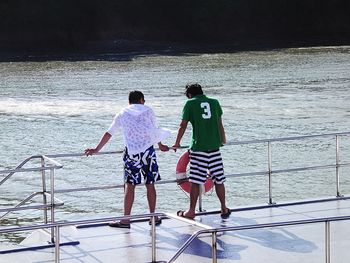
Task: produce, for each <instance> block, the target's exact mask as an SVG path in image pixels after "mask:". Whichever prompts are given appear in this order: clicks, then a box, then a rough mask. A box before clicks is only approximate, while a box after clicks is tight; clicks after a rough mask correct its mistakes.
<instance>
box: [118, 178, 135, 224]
mask: <svg viewBox="0 0 350 263" xmlns="http://www.w3.org/2000/svg"><path fill="white" fill-rule="evenodd" d="M134 197H135V185H132V184H130V183H125V191H124V215H126V216H128V215H130V214H131V209H132V205H133V203H134ZM121 222H122V223H125V224H126V223H130V220H129V219H128V220H121Z"/></svg>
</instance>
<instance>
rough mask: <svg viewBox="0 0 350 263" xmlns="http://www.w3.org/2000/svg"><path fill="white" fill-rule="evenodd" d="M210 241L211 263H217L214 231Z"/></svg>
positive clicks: (215, 233) (215, 234)
mask: <svg viewBox="0 0 350 263" xmlns="http://www.w3.org/2000/svg"><path fill="white" fill-rule="evenodd" d="M211 240H212V244H211V246H212V258H213V263H216V262H217V232H216V231H214V232H213V233H212V236H211Z"/></svg>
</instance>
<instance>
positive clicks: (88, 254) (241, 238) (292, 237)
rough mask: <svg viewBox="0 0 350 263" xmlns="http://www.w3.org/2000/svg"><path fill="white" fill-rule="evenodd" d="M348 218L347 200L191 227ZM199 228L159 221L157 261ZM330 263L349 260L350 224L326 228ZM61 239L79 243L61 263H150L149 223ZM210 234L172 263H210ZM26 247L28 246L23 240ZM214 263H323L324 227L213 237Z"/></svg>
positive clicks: (46, 252) (48, 252)
mask: <svg viewBox="0 0 350 263" xmlns="http://www.w3.org/2000/svg"><path fill="white" fill-rule="evenodd" d="M348 215H350V200H338V201H332V202H322V203H312V204H303V205H293V206H282V207H273V206H272V207H269V208H265V209H258V210H246V211H237V212H233V213H232V214H231V216H230V218H228V219H226V220H223V219H221V218H220V215H219V214H210V215H201V216H197V217H196V220H195V222H200V223H201V224H204V225H208V226H211V227H215V228H217V227H226V226H244V225H255V224H261V223H272V222H283V221H293V220H302V219H310V218H321V217H331V216H348ZM200 229H201V228H199V227H197V226H194V225H193V224H191V223H187V222H183V221H180V220H176V219H163V223H162V224H161V225H160V226H157V227H156V247H157V249H156V253H157V254H156V258H157V260H158V261H165V262H166V261H168V260H169V259H170V258H171V257H172V256H173V255H175V253H176V252H177V250H178V249H179V248H180V247H181V245H182V244H183V243H185V242H186V240H187V239H188V238H190V236H191V235H192V234H193V233H194V232H196V231H197V230H200ZM330 232H331V261H332V262H337V263H343V262H344V263H347V262H348V259H349V258H350V250H349V249H348V248H349V246H350V221H337V222H332V223H331V231H330ZM61 239H62V240H63V239H64V241H79V242H80V244H79V245H76V246H64V247H61V249H60V252H61V253H60V259H61V262H69V263H78V262H79V263H81V262H84V263H90V262H91V263H112V262H113V263H115V262H118V263H123V262H128V263H130V262H150V261H151V258H152V255H151V252H152V248H151V227H150V226H149V225H148V222H137V223H132V225H131V228H130V229H118V228H111V227H108V226H106V225H100V226H98V227H89V228H72V227H69V228H65V231H62V237H61ZM211 242H212V239H211V235H210V234H204V235H202V236H200V237H199V238H197V239H195V240H194V241H193V243H192V244H191V245H190V246H189V247H188V249H186V250H185V252H184V253H183V254H182V255H180V257H179V258H178V259H177V260H176V262H192V263H195V262H201V263H202V262H203V263H206V262H212V252H211V251H212V250H211V247H212V246H211ZM27 244H30V242H28V241H27ZM217 259H218V262H247V263H254V262H259V263H260V262H268V263H271V262H283V263H300V262H307V263H319V262H325V224H324V223H316V224H309V225H295V226H284V227H275V228H261V229H252V230H239V231H235V232H226V233H218V235H217ZM53 261H54V249H53V248H48V249H43V250H38V251H27V252H19V253H11V254H4V255H0V262H1V263H9V262H21V263H22V262H28V263H29V262H30V263H32V262H37V263H39V262H40V263H44V262H53Z"/></svg>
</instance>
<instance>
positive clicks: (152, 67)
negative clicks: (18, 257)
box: [0, 47, 350, 240]
mask: <svg viewBox="0 0 350 263" xmlns="http://www.w3.org/2000/svg"><path fill="white" fill-rule="evenodd" d="M189 82H199V83H201V84H202V85H203V87H204V91H205V93H206V94H207V95H209V96H212V97H215V98H217V99H219V100H220V102H221V104H222V107H223V110H224V116H223V119H224V123H225V128H226V133H227V138H228V141H230V142H233V141H245V140H253V139H265V138H273V137H289V136H298V135H309V134H323V133H332V132H343V131H349V127H350V47H328V48H305V49H286V50H279V51H266V52H239V53H232V54H184V55H182V56H139V57H134V58H133V59H131V60H121V61H113V62H106V61H84V62H63V61H55V62H40V63H35V62H27V63H0V169H1V170H3V169H8V168H14V167H16V166H17V165H18V164H19V163H20V162H21V161H23V160H24V159H25V158H27V157H29V156H31V155H36V154H56V153H79V152H82V151H83V150H84V149H85V148H87V147H93V146H95V145H96V144H97V143H98V141H99V139H100V137H101V136H102V135H103V133H104V132H105V130H106V129H107V128H108V126H109V124H110V122H111V121H112V119H113V117H114V115H115V113H116V112H118V111H119V110H120V109H121V108H122V107H125V106H127V96H128V92H129V91H130V90H134V89H137V90H142V91H143V92H144V94H145V99H146V104H147V105H150V106H152V107H153V108H154V110H155V112H156V115H157V118H158V123H159V126H162V127H166V128H169V129H171V130H174V131H176V129H177V126H178V124H179V122H180V116H181V109H182V106H183V104H184V101H185V99H186V98H185V96H184V95H183V91H184V86H185V85H186V84H187V83H189ZM189 137H190V131H188V132H187V134H186V135H185V137H184V141H183V144H184V145H186V144H187V143H188V141H189ZM174 140H175V134H173V136H172V137H171V138H169V139H168V140H167V141H165V143H167V144H169V145H172V144H173V143H174ZM349 141H350V139H349V137H341V140H340V146H341V161H342V162H350V153H349V149H350V147H349V146H350V142H349ZM121 149H122V142H121V136H120V134H118V135H116V136H115V137H114V138H113V140H112V141H111V142H110V143H109V144H108V145H107V146H106V147H105V149H104V150H121ZM266 151H267V150H266V145H265V144H253V145H243V146H225V147H224V148H223V149H222V153H223V156H224V162H225V170H226V173H227V174H236V173H243V172H257V171H264V170H266V169H267V153H266ZM180 154H181V152H177V153H174V152H167V153H158V157H159V164H160V169H161V175H162V177H163V179H173V178H175V166H176V162H177V159H178V158H179V156H180ZM272 158H273V168H274V169H283V168H292V167H300V166H313V165H322V164H326V163H329V164H334V162H335V143H334V139H330V138H328V139H322V140H321V139H317V140H315V139H314V140H304V141H298V142H294V141H293V142H287V143H275V144H274V145H273V156H272ZM57 160H58V161H59V162H61V163H62V164H63V165H64V168H63V169H61V170H59V171H57V173H56V189H65V188H80V187H87V186H104V185H110V184H119V183H122V162H121V155H109V156H94V157H90V158H86V157H75V158H58V159H57ZM36 165H38V162H37V161H33V162H31V163H29V164H27V166H26V167H33V166H36ZM349 170H350V169H348V168H346V167H344V168H342V170H341V187H342V190H343V191H345V192H347V193H348V192H349V191H348V190H349V185H350V178H349ZM0 176H2V177H1V178H3V176H4V175H0ZM334 181H335V172H334V169H328V170H327V169H326V170H322V171H319V170H318V171H308V172H298V173H287V174H281V175H276V176H275V177H274V180H273V183H274V185H273V187H274V188H273V194H274V198H275V199H277V201H283V200H291V199H299V198H309V197H314V196H319V195H320V194H321V195H334V194H335V186H334ZM40 185H41V177H40V174H39V173H26V174H25V173H18V174H16V175H14V176H13V177H12V178H11V179H10V180H8V181H6V182H5V183H4V184H3V185H1V186H0V206H1V207H0V208H5V207H9V206H13V205H15V204H17V203H18V202H19V201H21V200H23V199H24V198H25V197H26V196H28V195H29V194H30V193H32V192H34V191H40ZM267 186H268V185H267V180H266V177H264V176H255V177H238V178H229V179H228V182H227V199H228V205H229V206H230V207H235V206H240V205H248V204H250V205H251V204H256V203H266V202H267V197H268V190H267ZM57 196H58V198H59V199H61V200H63V201H64V202H65V205H64V206H63V207H62V208H59V209H58V213H57V217H58V219H72V218H74V219H77V218H82V217H88V216H90V217H91V216H94V217H100V216H105V215H121V214H122V200H123V192H122V190H115V189H114V190H100V191H88V192H76V193H68V194H58V195H57ZM40 201H41V199H40V198H39V197H38V198H35V199H34V203H40ZM187 204H188V197H187V196H186V195H185V194H184V193H183V192H182V191H180V190H179V188H178V187H177V186H176V185H175V184H166V185H159V186H158V204H157V207H158V210H159V211H176V210H177V209H180V208H186V207H187ZM218 207H219V204H218V201H217V198H216V196H215V193H214V194H213V193H208V194H207V195H206V196H204V208H205V209H209V210H210V209H217V208H218ZM133 212H134V213H143V212H147V201H146V195H145V191H144V189H143V187H139V188H138V189H137V192H136V201H135V205H134V210H133ZM17 217H20V218H21V219H20V220H15V219H14V218H17ZM28 220H29V221H40V220H42V212H38V211H31V212H28V211H26V212H18V213H12V214H10V215H8V216H6V217H5V218H4V219H1V223H0V224H1V225H8V224H21V223H22V222H25V221H28ZM15 238H16V237H15ZM15 238H14V239H15ZM9 239H10V240H11V237H9Z"/></svg>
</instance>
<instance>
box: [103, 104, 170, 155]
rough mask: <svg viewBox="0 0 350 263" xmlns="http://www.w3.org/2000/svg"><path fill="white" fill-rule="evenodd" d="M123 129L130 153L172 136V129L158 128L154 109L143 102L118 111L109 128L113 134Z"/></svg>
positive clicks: (142, 150)
mask: <svg viewBox="0 0 350 263" xmlns="http://www.w3.org/2000/svg"><path fill="white" fill-rule="evenodd" d="M118 129H121V130H122V133H123V138H124V144H125V146H126V147H127V148H128V153H129V154H137V153H140V152H144V151H145V150H147V149H148V148H149V147H151V146H152V145H153V144H155V143H158V142H160V141H162V140H164V139H165V138H167V137H169V136H170V130H167V129H162V128H158V127H157V125H156V117H155V114H154V112H153V110H152V109H151V108H150V107H148V106H146V105H143V104H131V105H129V106H128V107H126V108H124V109H123V110H122V111H121V112H120V113H118V114H117V115H116V116H115V117H114V120H113V122H112V124H111V125H110V127H109V128H108V130H107V132H108V133H109V134H111V135H113V134H115V132H116V131H117V130H118Z"/></svg>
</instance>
